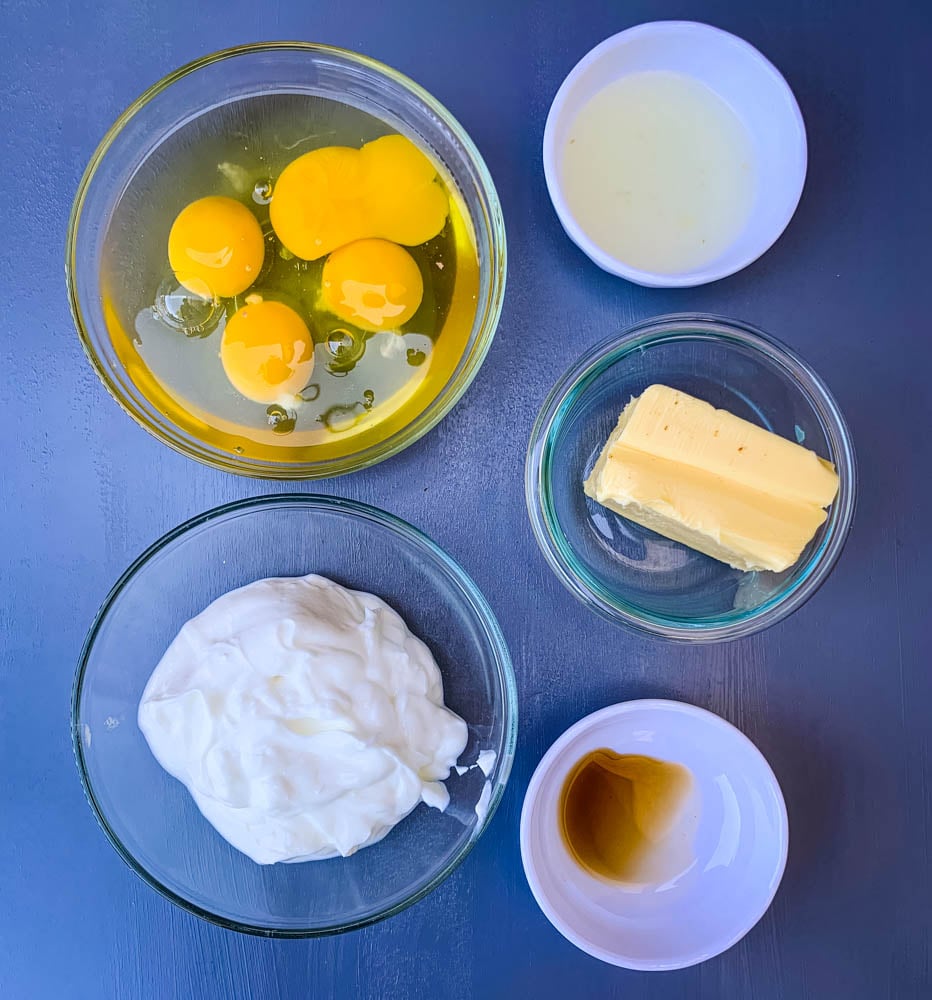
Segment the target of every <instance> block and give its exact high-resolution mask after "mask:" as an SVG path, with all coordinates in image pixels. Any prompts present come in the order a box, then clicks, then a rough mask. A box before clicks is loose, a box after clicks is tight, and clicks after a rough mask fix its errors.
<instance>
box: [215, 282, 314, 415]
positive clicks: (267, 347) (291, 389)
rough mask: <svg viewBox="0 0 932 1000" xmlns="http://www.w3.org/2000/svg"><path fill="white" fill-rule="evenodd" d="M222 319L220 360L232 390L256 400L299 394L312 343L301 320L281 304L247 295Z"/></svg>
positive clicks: (305, 379)
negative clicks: (225, 318) (226, 319)
mask: <svg viewBox="0 0 932 1000" xmlns="http://www.w3.org/2000/svg"><path fill="white" fill-rule="evenodd" d="M249 298H250V299H253V298H254V301H250V302H247V303H246V305H244V306H243V308H242V309H239V310H238V311H237V312H236V313H234V314H233V316H231V317H230V319H229V320H228V321H227V325H226V327H225V328H224V331H223V337H222V338H221V340H220V361H221V362H222V363H223V370H224V372H226V376H227V378H228V379H229V380H230V382H231V383H232V384H233V388H234V389H236V390H237V391H238V392H241V393H242V394H243V395H244V396H246V397H247V398H248V399H252V400H255V401H256V402H257V403H277V402H280V401H281V400H282V399H287V397H289V396H294V395H295V394H296V393H298V392H300V391H301V390H302V389H303V388H304V387H305V386H306V385H307V383H308V380H309V379H310V377H311V372H312V371H313V370H314V343H313V341H312V340H311V334H310V331H309V330H308V328H307V325H306V324H305V322H304V320H303V319H301V317H300V316H299V315H298V314H297V313H296V312H295V311H294V309H291V308H289V307H288V306H286V305H284V304H283V303H281V302H271V301H266V300H264V299H260V298H259V297H258V296H255V297H253V296H250V297H249Z"/></svg>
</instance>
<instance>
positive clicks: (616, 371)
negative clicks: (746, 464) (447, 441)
mask: <svg viewBox="0 0 932 1000" xmlns="http://www.w3.org/2000/svg"><path fill="white" fill-rule="evenodd" d="M654 383H665V384H668V385H671V386H673V387H675V388H677V389H682V390H683V391H685V392H688V393H690V394H691V395H694V396H697V397H698V398H700V399H704V400H706V401H707V402H709V403H712V404H713V405H714V406H717V407H721V408H722V409H725V410H729V411H730V412H732V413H734V414H736V415H737V416H739V417H743V418H744V419H745V420H750V421H753V422H754V423H756V424H760V425H761V426H763V427H766V428H767V429H768V430H770V431H773V432H774V433H776V434H780V435H781V436H783V437H786V438H789V439H790V440H796V441H799V442H800V443H803V444H805V446H806V447H807V448H811V449H812V450H813V451H815V452H816V453H817V454H818V455H820V456H821V457H822V458H827V459H828V460H829V461H830V462H833V463H834V464H835V468H836V469H837V471H838V475H839V479H840V487H839V492H838V496H837V498H836V500H835V502H834V503H833V504H832V506H831V507H830V508H829V512H828V518H827V520H826V521H825V523H824V524H823V525H822V527H821V528H820V529H819V531H818V532H817V534H816V536H815V537H814V538H813V539H812V541H811V542H810V543H809V545H808V546H807V547H806V549H805V550H804V551H803V553H802V556H801V557H800V559H799V561H798V562H797V564H796V565H795V566H794V567H792V568H791V569H789V570H787V571H786V572H784V573H766V572H762V573H742V572H741V571H739V570H735V569H731V568H730V567H729V566H726V565H725V564H724V563H721V562H718V561H717V560H714V559H710V558H709V557H708V556H705V555H702V554H701V553H699V552H696V551H694V550H692V549H689V548H687V547H686V546H685V545H681V544H680V543H678V542H673V541H670V540H669V539H667V538H664V537H662V536H661V535H658V534H657V533H655V532H653V531H650V530H649V529H647V528H643V527H641V526H640V525H637V524H634V523H633V522H631V521H628V520H627V519H625V518H623V517H621V516H620V515H618V514H615V513H613V512H612V511H610V510H607V509H606V508H604V507H602V506H601V505H600V504H597V503H596V502H595V501H593V500H590V499H589V497H587V496H586V495H585V494H584V492H583V488H582V484H583V481H584V480H585V479H586V477H587V476H588V475H589V473H590V471H591V470H592V467H593V465H594V464H595V461H596V459H597V458H598V456H599V453H600V452H601V450H602V446H603V445H604V444H605V441H606V439H607V438H608V436H609V433H610V432H611V431H612V429H613V428H614V426H615V424H616V423H617V421H618V415H619V414H620V413H621V411H622V409H623V408H624V406H625V404H626V403H627V402H628V400H629V399H630V398H631V397H632V396H636V395H639V394H640V393H641V392H642V391H643V390H644V389H646V388H647V386H649V385H651V384H654ZM525 489H526V495H527V503H528V511H529V513H530V517H531V524H532V526H533V529H534V534H535V536H536V538H537V541H538V543H539V544H540V547H541V549H542V550H543V553H544V555H545V556H546V558H547V561H548V562H549V563H550V566H551V567H552V569H553V570H554V572H555V573H556V574H557V576H558V577H559V578H560V580H561V581H562V582H563V583H564V584H565V585H566V586H567V587H568V588H569V590H570V591H571V592H572V593H573V594H574V595H575V596H576V597H578V598H579V599H580V600H581V601H582V602H583V603H584V604H586V605H588V606H589V607H590V608H592V609H593V610H594V611H597V612H599V613H600V614H602V615H604V616H605V617H606V618H609V619H610V620H612V621H615V622H620V623H622V624H624V625H628V626H631V627H633V628H635V629H638V630H640V631H643V632H649V633H653V634H655V635H659V636H663V637H664V638H667V639H678V640H691V641H694V642H695V641H699V642H702V641H705V642H710V641H719V640H724V639H735V638H738V637H739V636H744V635H750V634H751V633H753V632H757V631H759V630H760V629H763V628H767V627H768V626H770V625H773V624H774V623H775V622H778V621H780V620H781V619H782V618H785V617H786V616H787V615H788V614H790V612H792V611H794V610H795V609H796V608H798V607H799V606H800V605H801V604H803V603H804V602H805V601H806V600H807V599H808V598H809V597H811V596H812V594H813V593H814V592H815V591H816V589H817V588H818V587H819V585H820V584H821V583H822V582H823V580H825V578H826V577H827V576H828V574H829V572H830V571H831V569H832V567H833V566H834V564H835V561H836V560H837V559H838V556H839V554H840V553H841V550H842V547H843V546H844V543H845V539H846V537H847V535H848V531H849V529H850V527H851V519H852V516H853V514H854V501H855V459H854V450H853V447H852V444H851V437H850V435H849V433H848V428H847V426H846V424H845V420H844V417H843V416H842V414H841V411H840V410H839V409H838V405H837V404H836V402H835V400H834V399H833V398H832V396H831V393H829V391H828V389H827V388H826V387H825V384H824V383H823V382H822V380H821V379H820V378H819V376H818V375H816V373H815V372H814V371H812V369H811V368H809V366H808V365H806V363H805V362H804V361H802V360H801V359H800V358H798V357H797V356H796V355H795V354H794V353H793V352H792V351H790V350H789V349H788V348H787V347H784V346H783V345H782V344H780V343H778V342H777V341H776V340H774V339H772V338H771V337H769V336H767V335H766V334H764V333H763V332H762V331H760V330H757V329H755V328H754V327H752V326H749V325H748V324H745V323H738V322H735V321H733V320H725V319H721V318H719V317H715V316H699V315H687V314H683V315H672V316H662V317H659V318H657V319H652V320H649V321H647V322H644V323H640V324H638V325H636V326H634V327H632V328H631V329H629V330H627V331H626V332H625V333H623V334H622V335H621V336H620V337H618V338H613V339H611V340H608V341H606V342H604V343H602V344H599V345H598V346H596V347H594V348H593V349H592V350H591V351H589V352H588V353H587V354H586V355H584V356H583V357H582V358H581V359H580V360H579V361H578V362H577V363H576V364H574V365H573V366H572V368H570V370H569V371H568V372H566V374H565V375H563V377H562V378H561V379H560V380H559V381H558V382H557V384H556V385H555V386H554V388H553V390H552V391H551V392H550V395H549V396H548V397H547V400H546V401H545V403H544V406H543V408H542V410H541V412H540V414H539V416H538V418H537V421H536V423H535V425H534V429H533V431H532V433H531V442H530V447H529V449H528V456H527V465H526V469H525Z"/></svg>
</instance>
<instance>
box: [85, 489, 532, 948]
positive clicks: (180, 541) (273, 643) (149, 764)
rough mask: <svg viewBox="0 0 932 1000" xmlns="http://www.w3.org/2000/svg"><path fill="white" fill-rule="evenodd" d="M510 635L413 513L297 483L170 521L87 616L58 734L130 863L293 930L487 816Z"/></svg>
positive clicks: (501, 732) (363, 909)
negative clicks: (65, 722)
mask: <svg viewBox="0 0 932 1000" xmlns="http://www.w3.org/2000/svg"><path fill="white" fill-rule="evenodd" d="M516 731H517V694H516V689H515V681H514V674H513V671H512V666H511V660H510V657H509V654H508V649H507V646H506V645H505V641H504V639H503V637H502V635H501V632H500V630H499V627H498V625H497V623H496V621H495V617H494V615H493V614H492V611H491V610H490V609H489V606H488V604H487V603H486V601H485V600H484V598H483V597H482V595H481V594H480V593H479V591H478V590H477V589H476V586H475V584H474V583H473V582H472V581H471V580H470V579H469V577H468V576H467V575H466V574H465V572H464V571H463V570H462V569H461V568H460V567H459V566H458V565H457V563H455V562H454V561H453V560H452V559H451V558H450V557H449V556H448V555H447V554H446V553H445V552H443V551H442V550H441V549H440V548H439V547H438V546H437V545H436V544H434V543H433V542H432V541H430V539H428V538H426V537H425V536H424V535H422V534H421V533H420V532H419V531H417V530H416V529H415V528H413V527H411V526H410V525H408V524H406V523H405V522H403V521H400V520H399V519H397V518H395V517H393V516H392V515H390V514H387V513H385V512H384V511H380V510H378V509H376V508H374V507H370V506H367V505H365V504H361V503H356V502H352V501H348V500H341V499H338V498H334V497H325V496H314V495H311V494H282V495H278V496H266V497H260V498H257V499H252V500H242V501H237V502H234V503H231V504H228V505H226V506H224V507H220V508H217V509H215V510H211V511H207V512H206V513H204V514H202V515H200V516H198V517H196V518H194V519H192V520H191V521H188V522H187V523H185V524H182V525H180V526H179V527H178V528H176V529H175V530H173V531H171V532H169V533H168V534H167V535H166V536H165V537H163V538H162V539H160V540H159V541H157V542H156V543H155V544H154V545H152V546H151V547H150V548H149V549H148V550H147V551H146V552H145V553H143V554H142V555H141V556H140V557H139V558H138V559H137V560H136V561H135V562H134V563H133V564H132V565H131V566H130V567H129V568H128V569H127V570H126V572H125V573H124V574H123V576H122V577H121V578H120V580H119V581H118V582H117V583H116V585H115V586H114V588H113V590H112V591H111V592H110V594H109V596H108V597H107V598H106V600H105V601H104V603H103V605H102V607H101V609H100V611H99V613H98V614H97V617H96V619H95V621H94V623H93V625H92V627H91V629H90V631H89V633H88V637H87V640H86V643H85V646H84V649H83V651H82V654H81V659H80V662H79V665H78V670H77V674H76V678H75V686H74V692H73V703H72V737H73V741H74V749H75V756H76V759H77V763H78V770H79V772H80V775H81V780H82V782H83V784H84V789H85V793H86V795H87V798H88V801H89V802H90V804H91V807H92V809H93V810H94V813H95V815H96V817H97V819H98V822H99V823H100V825H101V827H102V829H103V830H104V832H105V833H106V835H107V837H108V838H109V840H110V841H111V843H112V844H113V846H114V847H115V848H116V850H117V851H118V852H119V854H120V855H121V857H122V858H123V859H124V861H125V862H126V863H127V864H128V865H129V866H130V867H131V868H132V869H133V870H134V871H135V872H136V873H137V874H138V875H139V876H140V877H142V878H143V879H144V880H145V881H146V882H147V883H148V884H149V885H150V886H152V887H153V888H155V889H157V890H158V891H159V892H160V893H162V894H163V895H164V896H166V897H167V898H168V899H170V900H171V901H172V902H174V903H176V904H177V905H179V906H181V907H183V908H185V909H187V910H189V911H190V912H193V913H195V914H197V915H198V916H200V917H203V918H205V919H207V920H210V921H212V922H214V923H217V924H220V925H222V926H225V927H228V928H232V929H234V930H239V931H243V932H247V933H254V934H260V935H264V936H271V937H310V936H316V935H322V934H329V933H335V932H338V931H344V930H350V929H352V928H357V927H362V926H364V925H366V924H369V923H372V922H374V921H376V920H379V919H381V918H383V917H388V916H391V915H392V914H394V913H397V912H399V911H400V910H402V909H404V908H405V907H406V906H408V905H410V904H412V903H414V902H416V901H417V900H418V899H420V898H421V897H423V896H424V895H426V894H427V893H428V892H430V891H431V890H432V889H433V888H434V887H436V886H437V885H439V883H440V882H441V881H443V879H444V878H446V877H447V876H448V875H449V874H450V873H451V872H452V871H453V870H454V869H455V868H456V867H457V866H458V865H459V864H460V862H462V860H463V859H464V858H465V856H466V855H467V854H468V852H469V850H470V849H471V848H472V846H473V845H474V844H475V843H476V841H477V840H478V839H479V837H480V836H481V835H482V833H483V831H484V830H485V829H486V827H487V825H488V823H489V821H490V819H491V817H492V815H493V814H494V812H495V809H496V807H497V805H498V803H499V800H500V799H501V796H502V794H503V792H504V788H505V783H506V781H507V779H508V774H509V771H510V770H511V763H512V758H513V755H514V749H515V739H516Z"/></svg>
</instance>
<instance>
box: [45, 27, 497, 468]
mask: <svg viewBox="0 0 932 1000" xmlns="http://www.w3.org/2000/svg"><path fill="white" fill-rule="evenodd" d="M275 51H283V52H304V53H307V54H309V55H321V56H328V57H331V58H336V59H340V60H345V61H347V62H350V63H354V64H356V65H357V66H360V67H362V68H364V69H366V70H368V71H370V72H372V73H374V74H376V75H382V76H385V77H388V78H389V79H390V80H392V82H394V83H395V84H397V85H398V86H400V87H401V88H402V89H403V90H405V91H407V93H408V94H409V95H410V96H411V97H413V98H414V99H415V100H417V101H420V102H421V103H422V104H423V105H425V106H426V108H427V109H428V111H430V113H431V114H433V115H434V116H435V117H436V118H437V119H438V120H439V121H440V122H441V123H442V124H443V125H444V126H445V127H446V128H447V129H449V130H450V132H451V133H452V134H453V136H454V137H455V139H456V141H457V142H458V143H459V144H460V145H461V146H462V148H463V150H464V152H465V155H466V158H467V159H468V160H469V161H470V163H471V166H472V168H473V169H474V171H475V179H476V182H477V187H478V190H479V194H480V199H479V200H480V203H481V207H482V218H481V219H478V220H476V219H473V218H472V216H471V215H470V221H471V222H472V223H473V225H476V224H477V222H478V223H481V226H479V227H478V228H480V229H483V230H484V231H486V232H487V233H488V239H489V250H490V254H489V256H490V263H489V273H490V278H489V289H488V294H487V296H486V297H485V300H484V301H483V302H480V303H479V306H478V309H477V317H478V318H479V325H478V333H477V335H476V339H475V343H474V344H473V346H472V349H471V351H470V352H469V354H468V356H467V355H464V357H465V359H466V360H465V364H463V366H462V369H461V370H460V371H459V373H458V374H457V373H454V375H453V376H451V378H450V380H449V381H447V383H446V384H445V385H444V386H443V388H442V389H441V390H440V392H439V393H438V394H437V395H436V396H434V397H433V399H431V400H430V402H429V403H427V405H426V406H425V407H424V409H423V410H422V411H421V412H420V413H419V414H418V415H417V416H416V417H415V418H414V419H413V420H412V421H411V422H410V423H409V424H406V425H405V426H404V427H402V428H401V429H400V430H397V431H395V433H394V434H392V435H391V436H390V437H388V438H386V439H385V440H384V441H380V442H378V443H376V444H373V445H370V446H369V447H367V448H364V449H362V450H361V451H358V452H352V453H351V454H349V455H345V456H341V457H338V458H332V459H326V460H322V461H316V462H315V461H309V462H286V463H283V462H276V461H270V460H264V459H244V458H241V457H239V456H237V455H235V454H233V455H231V454H229V453H228V452H226V451H222V450H220V449H217V448H214V447H211V446H210V445H208V444H206V443H205V442H203V441H201V440H200V439H198V438H196V437H194V436H192V435H190V434H188V433H187V432H185V431H182V430H181V429H180V428H179V427H177V426H176V425H175V424H174V423H173V422H171V421H168V422H161V421H160V420H159V417H160V414H159V412H158V410H157V408H156V407H154V406H153V405H152V404H151V403H149V402H148V400H147V399H146V397H145V396H144V395H143V394H142V393H141V392H139V391H138V390H137V389H136V387H135V385H132V383H130V386H129V387H128V388H127V390H125V391H124V389H123V388H122V387H121V386H120V384H119V383H118V382H117V381H116V379H115V378H114V376H113V373H112V372H111V370H110V369H111V364H110V363H109V362H108V361H107V359H106V358H104V357H102V356H100V355H99V354H98V353H97V350H96V349H95V347H94V338H93V337H92V335H91V333H90V332H89V331H90V330H91V329H93V328H94V327H95V325H96V319H95V318H94V317H92V316H91V315H90V314H88V318H87V320H85V310H84V308H83V307H82V303H81V300H80V297H79V295H78V290H77V286H78V281H77V278H76V275H77V271H78V268H80V267H81V266H82V264H81V262H80V261H79V260H78V258H77V253H76V250H77V240H78V232H79V228H80V227H81V224H82V212H83V208H84V202H85V200H86V198H87V194H88V191H89V189H90V187H91V185H92V183H93V181H94V178H95V175H96V173H97V169H98V167H99V166H100V164H101V162H102V161H103V160H104V158H105V157H106V156H107V154H108V152H109V151H110V147H111V146H112V144H113V142H114V140H115V139H116V137H117V136H118V135H119V134H120V133H121V132H122V131H123V129H124V127H125V126H126V125H127V123H128V122H129V121H130V120H131V119H133V118H134V117H135V116H136V115H137V114H139V113H140V112H141V111H142V110H143V109H144V108H145V107H146V105H148V104H149V102H150V101H151V100H152V99H153V98H155V97H157V96H158V95H159V94H161V93H162V92H163V91H165V90H167V89H168V88H169V87H171V85H172V84H173V83H175V82H176V81H178V80H180V79H181V78H182V77H185V76H188V75H189V74H191V73H194V72H196V71H198V70H200V69H203V68H204V67H205V66H210V65H212V64H213V63H217V62H222V61H225V60H228V59H235V58H237V57H240V56H248V55H252V54H254V53H259V52H275ZM506 256H507V255H506V238H505V223H504V219H503V217H502V209H501V203H500V202H499V198H498V193H497V191H496V189H495V183H494V181H493V180H492V176H491V174H490V173H489V169H488V167H487V166H486V164H485V160H484V159H483V158H482V154H481V153H480V152H479V150H478V149H477V148H476V145H475V143H473V141H472V139H471V138H470V137H469V134H468V133H467V132H466V130H465V129H464V128H463V126H462V125H460V123H459V121H457V119H456V118H454V116H453V115H452V114H451V113H450V112H449V111H448V110H447V109H446V108H445V107H444V106H443V105H442V104H441V103H440V102H439V101H438V100H437V99H436V98H435V97H433V96H432V95H431V94H430V93H428V92H427V91H426V90H425V89H424V88H423V87H421V86H420V85H419V84H417V83H415V82H414V81H413V80H411V79H409V78H408V77H407V76H405V75H404V74H403V73H399V72H398V71H397V70H395V69H393V68H392V67H391V66H386V65H385V64H384V63H381V62H379V61H378V60H376V59H370V58H369V57H368V56H364V55H361V54H359V53H358V52H353V51H351V50H350V49H343V48H339V47H337V46H333V45H322V44H319V43H316V42H299V41H278V42H256V43H252V44H249V45H238V46H233V47H232V48H227V49H222V50H220V51H219V52H214V53H211V54H210V55H207V56H203V57H201V58H200V59H195V60H193V61H192V62H189V63H186V64H185V65H184V66H181V67H179V68H178V69H176V70H174V71H173V72H171V73H169V74H168V75H167V76H164V77H163V78H162V79H161V80H159V81H158V82H157V83H155V84H153V85H152V86H151V87H149V88H148V90H146V91H145V92H144V93H143V94H141V95H140V96H139V97H138V98H137V99H136V100H135V101H133V103H132V104H131V105H130V106H129V107H128V108H127V109H126V110H125V111H124V112H123V113H122V114H121V115H120V116H119V118H117V120H116V121H115V122H114V123H113V125H111V127H110V128H109V129H108V131H107V133H106V135H105V136H104V138H103V139H102V140H101V142H100V144H99V145H98V147H97V149H96V150H95V151H94V154H93V155H92V156H91V159H90V161H89V162H88V165H87V167H86V168H85V171H84V174H83V176H82V177H81V181H80V183H79V185H78V190H77V193H76V195H75V199H74V203H73V204H72V207H71V216H70V219H69V221H68V235H67V237H66V240H65V282H66V286H67V290H68V300H69V303H70V306H71V315H72V319H73V321H74V324H75V327H76V328H77V331H78V336H79V337H80V340H81V344H82V346H83V348H84V353H85V354H86V355H87V357H88V360H89V361H90V362H91V365H92V366H93V368H94V370H95V371H96V372H97V375H98V377H99V378H100V380H101V381H102V382H103V384H104V386H105V387H106V389H107V391H108V392H109V393H110V395H111V396H112V397H113V398H114V399H115V400H116V402H117V403H118V404H119V406H120V407H121V408H122V409H123V410H124V411H125V412H126V413H128V414H129V415H130V416H131V417H132V418H133V419H134V420H135V421H136V422H137V423H138V424H140V425H141V426H142V427H143V428H145V430H147V431H148V432H149V433H150V434H152V435H153V436H154V437H155V438H157V439H158V440H159V441H161V442H162V443H163V444H166V445H168V446H169V447H170V448H172V449H173V450H175V451H177V452H180V453H181V454H183V455H186V456H187V457H188V458H193V459H195V460H197V461H199V462H202V463H204V464H205V465H208V466H211V467H212V468H215V469H220V470H221V471H223V472H233V473H236V474H237V475H241V476H247V477H251V478H254V479H291V480H297V479H325V478H331V477H335V476H341V475H345V474H346V473H349V472H355V471H358V470H359V469H365V468H368V467H369V466H372V465H375V464H376V463H377V462H382V461H384V460H385V459H387V458H390V457H391V456H392V455H396V454H397V453H398V452H399V451H402V450H403V449H405V448H407V447H408V446H409V445H411V444H413V443H414V442H415V441H417V440H418V439H419V438H421V437H423V436H424V435H425V434H426V433H427V432H428V431H430V430H432V429H433V428H434V427H436V425H437V424H438V423H440V421H441V420H442V419H443V418H444V417H445V416H446V415H447V414H448V413H449V412H450V410H451V409H453V407H454V406H455V405H456V404H457V403H458V402H459V400H460V399H461V397H462V396H463V394H464V393H465V392H466V390H467V389H468V388H469V386H470V384H471V383H472V380H473V379H474V378H475V376H476V374H477V373H478V371H479V369H480V368H481V367H482V363H483V361H484V360H485V357H486V355H487V354H488V351H489V348H490V347H491V346H492V341H493V339H494V337H495V332H496V329H497V327H498V322H499V319H500V317H501V312H502V305H503V301H504V293H505V279H506V274H507V266H506ZM95 284H96V283H95ZM474 323H475V320H474ZM108 337H109V335H108V334H107V333H106V331H102V339H103V341H104V342H107V339H108ZM117 367H121V366H117Z"/></svg>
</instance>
